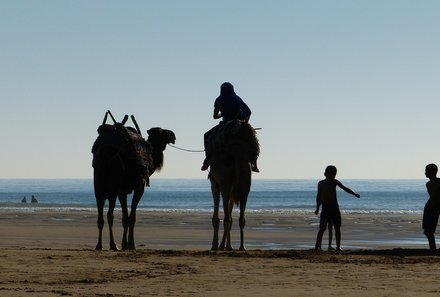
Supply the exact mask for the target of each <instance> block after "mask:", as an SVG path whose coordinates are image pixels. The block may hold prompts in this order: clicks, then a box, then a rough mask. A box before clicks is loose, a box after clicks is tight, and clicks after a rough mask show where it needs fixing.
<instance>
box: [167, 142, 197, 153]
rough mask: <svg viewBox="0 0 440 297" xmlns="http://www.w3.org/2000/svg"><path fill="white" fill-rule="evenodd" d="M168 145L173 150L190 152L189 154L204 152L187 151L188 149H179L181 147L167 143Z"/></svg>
mask: <svg viewBox="0 0 440 297" xmlns="http://www.w3.org/2000/svg"><path fill="white" fill-rule="evenodd" d="M168 145H169V146H171V147H173V148H175V149H178V150H181V151H185V152H190V153H203V152H204V151H205V150H188V149H184V148H181V147H178V146H175V145H172V144H169V143H168Z"/></svg>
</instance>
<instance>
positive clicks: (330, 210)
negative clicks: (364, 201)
mask: <svg viewBox="0 0 440 297" xmlns="http://www.w3.org/2000/svg"><path fill="white" fill-rule="evenodd" d="M336 173H337V169H336V167H335V166H333V165H330V166H327V168H326V169H325V173H324V176H325V179H323V180H321V181H319V183H318V193H317V194H316V210H315V214H316V215H318V214H319V207H320V206H321V205H322V211H321V218H320V222H319V231H318V236H317V238H316V244H315V250H317V251H320V250H321V242H322V236H323V235H324V232H325V229H326V227H327V225H328V223H329V222H331V223H333V227H334V228H335V237H336V250H337V251H340V250H341V221H342V220H341V212H340V211H339V205H338V199H337V196H336V187H337V186H338V187H340V188H341V189H342V190H344V191H345V192H347V193H349V194H352V195H354V196H356V197H357V198H360V195H359V194H357V193H355V192H353V191H352V190H351V189H349V188H347V187H346V186H344V185H343V184H342V183H341V182H340V181H338V180H337V179H335V177H336Z"/></svg>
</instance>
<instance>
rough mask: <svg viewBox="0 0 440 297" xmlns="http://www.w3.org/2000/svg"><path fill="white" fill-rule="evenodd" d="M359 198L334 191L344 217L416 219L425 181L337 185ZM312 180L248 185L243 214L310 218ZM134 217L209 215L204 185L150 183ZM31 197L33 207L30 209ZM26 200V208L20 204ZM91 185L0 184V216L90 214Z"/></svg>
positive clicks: (199, 182)
mask: <svg viewBox="0 0 440 297" xmlns="http://www.w3.org/2000/svg"><path fill="white" fill-rule="evenodd" d="M340 181H341V182H343V183H344V185H345V186H347V187H349V188H351V189H352V190H353V191H355V192H358V193H359V194H360V195H361V198H360V199H357V198H355V197H354V196H352V195H349V194H347V193H345V192H344V191H342V190H338V201H339V205H340V208H341V211H342V212H346V213H400V214H405V213H408V214H421V213H422V212H423V207H424V204H425V202H426V200H427V198H428V195H427V193H426V186H425V183H426V180H340ZM317 182H318V180H312V179H304V180H289V179H254V180H253V181H252V187H251V192H250V193H249V197H248V203H247V211H248V212H274V213H276V212H287V213H289V212H291V213H295V212H310V211H313V210H314V209H315V205H316V186H317ZM150 184H151V187H148V188H146V189H145V193H144V195H143V197H142V199H141V201H140V204H139V207H138V209H139V210H140V211H166V212H210V211H212V209H213V202H212V196H211V191H210V183H209V181H208V180H206V179H154V178H153V179H151V181H150ZM32 195H34V196H35V197H36V198H37V200H38V203H30V201H31V197H32ZM23 197H26V199H27V203H21V200H22V198H23ZM95 209H96V203H95V196H94V192H93V180H92V179H0V210H2V211H8V210H10V211H37V210H54V211H69V210H76V211H77V210H85V211H89V210H95Z"/></svg>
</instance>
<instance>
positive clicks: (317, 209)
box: [315, 184, 322, 215]
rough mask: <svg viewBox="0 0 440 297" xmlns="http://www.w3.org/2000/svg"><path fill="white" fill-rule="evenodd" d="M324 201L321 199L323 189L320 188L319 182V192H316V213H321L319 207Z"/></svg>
mask: <svg viewBox="0 0 440 297" xmlns="http://www.w3.org/2000/svg"><path fill="white" fill-rule="evenodd" d="M321 204H322V201H321V191H320V190H319V184H318V193H317V194H316V210H315V215H318V214H319V207H320V206H321Z"/></svg>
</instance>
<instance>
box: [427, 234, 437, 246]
mask: <svg viewBox="0 0 440 297" xmlns="http://www.w3.org/2000/svg"><path fill="white" fill-rule="evenodd" d="M425 235H426V238H428V243H429V249H430V250H431V251H435V250H436V249H437V246H436V244H435V237H434V233H431V232H427V231H425Z"/></svg>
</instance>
